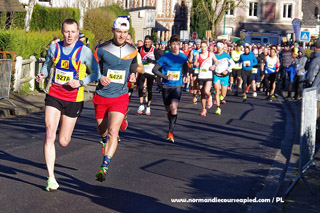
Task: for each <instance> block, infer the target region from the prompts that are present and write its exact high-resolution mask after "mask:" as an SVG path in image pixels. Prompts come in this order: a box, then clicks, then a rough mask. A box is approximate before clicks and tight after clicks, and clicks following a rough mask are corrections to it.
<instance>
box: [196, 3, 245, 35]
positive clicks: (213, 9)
mask: <svg viewBox="0 0 320 213" xmlns="http://www.w3.org/2000/svg"><path fill="white" fill-rule="evenodd" d="M235 8H246V0H200V4H199V5H198V7H197V9H198V10H199V11H201V12H203V13H204V15H205V16H206V17H207V19H208V22H209V24H210V26H211V36H212V37H213V38H216V37H217V28H218V26H219V25H220V22H221V21H222V19H223V17H224V15H225V13H226V12H227V11H228V10H234V9H235Z"/></svg>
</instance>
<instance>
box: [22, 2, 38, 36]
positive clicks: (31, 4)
mask: <svg viewBox="0 0 320 213" xmlns="http://www.w3.org/2000/svg"><path fill="white" fill-rule="evenodd" d="M35 4H36V0H29V5H28V10H27V13H26V17H25V19H24V30H25V31H26V32H28V31H29V30H30V23H31V17H32V13H33V7H34V5H35Z"/></svg>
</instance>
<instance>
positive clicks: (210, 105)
mask: <svg viewBox="0 0 320 213" xmlns="http://www.w3.org/2000/svg"><path fill="white" fill-rule="evenodd" d="M212 105H213V104H212V96H210V97H209V98H208V99H207V108H208V109H210V108H211V107H212Z"/></svg>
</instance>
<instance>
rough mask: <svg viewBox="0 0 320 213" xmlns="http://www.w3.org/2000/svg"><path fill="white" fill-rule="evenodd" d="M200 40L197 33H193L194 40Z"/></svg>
mask: <svg viewBox="0 0 320 213" xmlns="http://www.w3.org/2000/svg"><path fill="white" fill-rule="evenodd" d="M197 38H198V34H197V32H193V33H192V40H196V39H197Z"/></svg>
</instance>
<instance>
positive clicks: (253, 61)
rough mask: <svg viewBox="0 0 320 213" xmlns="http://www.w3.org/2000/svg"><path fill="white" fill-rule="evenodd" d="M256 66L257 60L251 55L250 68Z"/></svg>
mask: <svg viewBox="0 0 320 213" xmlns="http://www.w3.org/2000/svg"><path fill="white" fill-rule="evenodd" d="M257 64H258V60H257V58H256V57H255V56H254V55H253V54H252V64H251V66H252V67H253V66H255V65H257Z"/></svg>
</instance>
